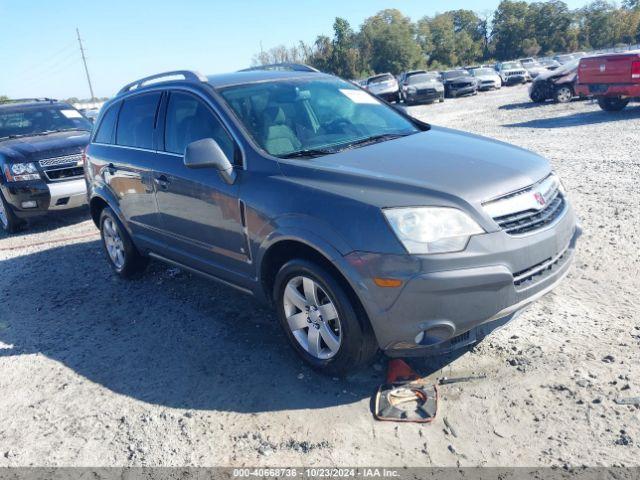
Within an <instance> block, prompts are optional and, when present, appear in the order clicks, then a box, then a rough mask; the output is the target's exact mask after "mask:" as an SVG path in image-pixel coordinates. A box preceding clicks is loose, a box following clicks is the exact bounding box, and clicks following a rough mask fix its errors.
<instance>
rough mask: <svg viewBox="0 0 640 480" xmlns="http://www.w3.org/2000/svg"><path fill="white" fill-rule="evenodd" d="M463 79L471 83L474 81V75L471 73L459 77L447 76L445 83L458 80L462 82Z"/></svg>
mask: <svg viewBox="0 0 640 480" xmlns="http://www.w3.org/2000/svg"><path fill="white" fill-rule="evenodd" d="M462 81H468V82H469V83H473V82H474V77H472V76H470V75H460V76H459V77H453V78H447V79H445V80H444V83H456V82H462Z"/></svg>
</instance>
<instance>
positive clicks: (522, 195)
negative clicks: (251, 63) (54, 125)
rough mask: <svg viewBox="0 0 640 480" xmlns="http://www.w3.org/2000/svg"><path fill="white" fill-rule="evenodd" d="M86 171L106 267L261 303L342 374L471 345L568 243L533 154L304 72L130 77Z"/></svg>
mask: <svg viewBox="0 0 640 480" xmlns="http://www.w3.org/2000/svg"><path fill="white" fill-rule="evenodd" d="M85 171H86V179H87V185H88V195H89V202H90V207H91V213H92V216H93V220H94V221H95V223H96V225H97V226H98V227H99V228H100V231H101V233H102V239H103V244H104V248H105V251H106V257H107V258H108V260H109V262H110V264H111V266H112V267H113V269H114V270H115V272H117V274H119V275H121V276H122V277H127V278H128V277H134V276H136V275H138V274H140V273H141V272H142V270H143V269H144V267H145V265H146V264H147V261H148V259H149V258H155V259H159V260H162V261H164V262H167V263H169V264H172V265H177V266H180V267H181V268H184V269H187V270H189V271H193V272H196V273H198V274H201V275H204V276H205V277H208V278H211V279H215V280H218V281H221V282H223V283H224V284H226V285H229V286H232V287H235V288H237V289H239V290H241V291H243V292H245V293H247V294H250V295H253V296H255V297H257V298H258V299H260V300H263V301H266V302H269V303H271V304H273V305H274V306H275V308H276V309H277V312H278V316H279V319H280V323H281V324H282V327H283V329H284V331H285V332H286V334H287V336H288V338H289V340H290V342H291V344H292V345H293V347H294V348H295V350H296V351H297V352H298V354H299V355H300V356H301V357H302V358H303V359H304V360H305V361H307V362H308V363H309V364H311V365H312V366H313V367H315V368H317V369H319V370H322V371H325V372H331V373H338V374H340V373H345V372H347V371H349V370H352V369H354V368H356V367H358V366H361V365H363V364H366V363H367V362H369V361H370V360H371V359H372V358H373V356H374V355H375V354H376V352H377V351H378V350H383V351H384V352H385V353H387V354H388V355H390V356H400V355H401V356H407V355H427V354H434V353H438V352H445V351H449V350H451V349H455V348H459V347H462V346H464V345H468V344H470V343H473V342H475V341H477V340H479V339H481V338H482V337H484V336H485V335H487V334H488V333H489V332H490V331H492V330H494V329H495V328H496V327H498V326H501V325H503V324H504V323H506V322H508V321H509V320H511V319H513V318H515V317H516V316H517V315H518V314H519V313H520V312H521V311H522V310H523V309H524V308H525V307H526V306H527V305H528V304H529V303H531V302H532V301H534V300H536V299H538V298H540V297H541V296H542V295H544V294H545V293H547V292H549V291H550V290H551V289H553V288H554V287H555V286H556V285H557V284H558V282H559V281H560V280H561V279H562V278H563V277H564V276H565V274H566V273H567V270H568V269H569V266H570V263H571V260H572V257H573V254H574V249H575V246H576V240H577V238H578V236H579V235H580V228H579V227H578V225H577V222H576V217H575V215H574V213H573V211H572V209H571V206H570V204H569V202H568V200H567V197H566V195H565V192H564V189H563V187H562V184H561V183H560V181H559V179H558V177H557V176H556V175H555V174H554V173H553V172H552V171H551V168H550V166H549V163H548V162H547V161H546V160H545V159H544V158H541V157H539V156H538V155H535V154H533V153H531V152H528V151H525V150H522V149H520V148H516V147H512V146H510V145H507V144H504V143H500V142H496V141H492V140H487V139H484V138H481V137H478V136H475V135H470V134H467V133H461V132H457V131H454V130H449V129H446V128H439V127H435V126H430V125H428V124H425V123H422V122H420V121H417V120H415V119H412V118H411V117H409V116H406V115H405V114H403V113H402V112H400V111H397V110H396V109H394V108H392V107H390V106H389V105H388V104H385V103H384V102H381V101H380V100H378V99H377V98H376V97H374V96H373V95H371V94H369V93H368V92H366V91H365V90H363V89H361V88H359V87H357V86H354V85H353V84H351V83H348V82H346V81H343V80H340V79H339V78H336V77H333V76H330V75H325V74H322V73H316V72H300V71H289V72H285V71H247V72H236V73H231V74H225V75H215V76H210V77H204V76H202V75H199V74H197V73H194V72H189V71H178V72H169V73H167V74H162V75H156V76H153V77H148V78H145V79H142V80H139V81H137V82H134V83H132V84H130V85H127V86H126V87H124V88H123V89H122V90H121V91H120V92H119V93H118V95H117V96H116V97H115V98H113V99H112V100H111V101H109V103H108V104H106V105H105V107H104V108H103V109H102V112H101V114H100V117H99V118H98V120H97V122H96V128H95V130H94V132H93V134H92V138H91V143H90V144H89V147H88V149H87V152H86V163H85Z"/></svg>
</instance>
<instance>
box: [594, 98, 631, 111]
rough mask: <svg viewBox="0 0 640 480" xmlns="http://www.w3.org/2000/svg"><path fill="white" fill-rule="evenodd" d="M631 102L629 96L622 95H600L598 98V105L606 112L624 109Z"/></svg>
mask: <svg viewBox="0 0 640 480" xmlns="http://www.w3.org/2000/svg"><path fill="white" fill-rule="evenodd" d="M628 104H629V99H628V98H625V99H623V98H620V97H600V98H598V105H600V108H601V109H602V110H604V111H605V112H619V111H620V110H623V109H624V107H626V106H627V105H628Z"/></svg>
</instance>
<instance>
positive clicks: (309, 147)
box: [221, 77, 419, 158]
mask: <svg viewBox="0 0 640 480" xmlns="http://www.w3.org/2000/svg"><path fill="white" fill-rule="evenodd" d="M221 94H222V97H223V98H224V99H225V101H226V102H227V103H228V104H229V106H230V107H231V109H232V110H233V111H234V113H235V114H236V116H237V117H238V119H239V120H240V121H241V122H242V124H243V125H244V127H245V128H246V130H247V132H248V133H249V134H250V135H251V137H253V139H254V141H255V142H256V143H257V144H258V145H259V146H260V147H262V148H263V149H264V150H265V151H267V152H268V153H270V154H271V155H274V156H278V157H283V158H285V157H293V156H297V155H301V156H302V155H303V154H305V156H306V154H308V156H317V155H326V154H329V153H335V152H337V151H339V150H342V149H345V148H352V147H355V146H356V145H359V144H365V143H367V142H373V141H384V140H389V139H391V138H393V137H396V136H404V135H409V134H412V133H416V132H418V131H419V130H418V128H417V127H416V126H415V125H414V124H413V123H412V122H411V121H410V120H408V119H407V118H405V117H403V116H402V115H400V114H399V113H397V112H396V111H395V110H394V109H393V108H391V107H389V106H387V105H385V104H384V103H382V102H380V101H379V100H377V99H376V98H375V97H374V96H372V95H370V94H369V93H367V92H365V91H363V90H361V89H359V88H357V87H355V86H353V85H351V84H350V83H348V82H345V81H343V80H339V79H333V78H320V79H318V78H317V77H315V78H313V79H308V78H307V79H287V80H281V81H269V82H260V83H254V84H245V85H238V86H232V87H227V88H224V89H222V90H221Z"/></svg>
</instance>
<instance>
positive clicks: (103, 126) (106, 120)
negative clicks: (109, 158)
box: [95, 102, 120, 143]
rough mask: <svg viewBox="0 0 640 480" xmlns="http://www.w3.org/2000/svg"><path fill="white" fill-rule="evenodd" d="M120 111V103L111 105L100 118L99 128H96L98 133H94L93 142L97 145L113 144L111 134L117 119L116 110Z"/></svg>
mask: <svg viewBox="0 0 640 480" xmlns="http://www.w3.org/2000/svg"><path fill="white" fill-rule="evenodd" d="M119 109H120V102H118V103H117V104H115V105H111V107H109V110H107V111H106V112H105V114H104V116H103V117H102V121H101V122H100V127H98V133H96V138H95V141H96V142H98V143H113V134H114V132H115V129H116V118H117V117H118V110H119Z"/></svg>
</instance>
